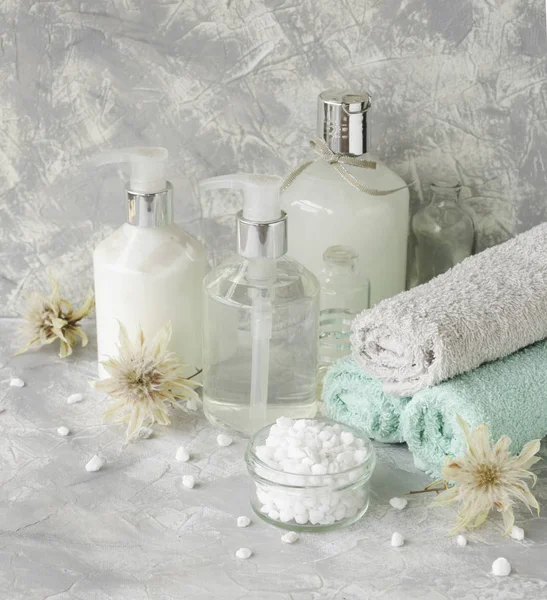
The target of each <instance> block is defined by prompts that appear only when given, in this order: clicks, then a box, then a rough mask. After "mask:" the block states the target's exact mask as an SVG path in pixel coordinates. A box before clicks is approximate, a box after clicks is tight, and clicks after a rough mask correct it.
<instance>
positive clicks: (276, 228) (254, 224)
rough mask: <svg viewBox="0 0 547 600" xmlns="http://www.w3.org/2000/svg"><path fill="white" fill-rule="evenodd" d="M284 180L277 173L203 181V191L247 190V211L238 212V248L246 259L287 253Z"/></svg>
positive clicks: (245, 206) (233, 176)
mask: <svg viewBox="0 0 547 600" xmlns="http://www.w3.org/2000/svg"><path fill="white" fill-rule="evenodd" d="M281 181H282V180H281V178H280V177H276V176H275V175H255V174H252V173H237V174H235V175H220V176H219V177H211V178H210V179H204V180H203V181H200V182H199V187H200V189H201V190H202V191H206V190H213V189H240V190H242V191H243V196H244V202H243V210H242V211H240V212H238V213H237V247H238V252H239V254H241V255H242V256H245V257H246V258H249V259H253V258H272V259H273V258H279V257H281V256H283V255H284V254H286V252H287V215H286V214H285V213H284V212H283V211H282V210H281V208H280V201H279V189H280V187H281Z"/></svg>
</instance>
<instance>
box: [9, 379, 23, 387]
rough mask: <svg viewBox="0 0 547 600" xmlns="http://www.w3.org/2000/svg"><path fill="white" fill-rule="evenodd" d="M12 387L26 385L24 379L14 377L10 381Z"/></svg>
mask: <svg viewBox="0 0 547 600" xmlns="http://www.w3.org/2000/svg"><path fill="white" fill-rule="evenodd" d="M9 384H10V386H11V387H18V388H22V387H25V382H24V381H23V380H22V379H19V378H18V377H14V378H13V379H12V380H11V381H10V382H9Z"/></svg>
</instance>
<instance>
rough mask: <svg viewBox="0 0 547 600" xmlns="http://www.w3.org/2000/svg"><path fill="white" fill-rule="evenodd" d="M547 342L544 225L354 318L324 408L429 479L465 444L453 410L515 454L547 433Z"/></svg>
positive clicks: (332, 372)
mask: <svg viewBox="0 0 547 600" xmlns="http://www.w3.org/2000/svg"><path fill="white" fill-rule="evenodd" d="M546 338H547V223H546V224H543V225H539V226H538V227H535V228H534V229H531V230H530V231H528V232H526V233H523V234H521V235H519V236H517V237H515V238H513V239H511V240H510V241H508V242H506V243H504V244H502V245H500V246H496V247H494V248H490V249H488V250H485V251H484V252H482V253H481V254H478V255H476V256H472V257H470V258H468V259H466V260H464V261H463V262H462V263H460V264H458V265H456V266H455V267H454V268H453V269H451V270H450V271H448V272H446V273H444V274H443V275H440V276H439V277H436V278H435V279H433V280H432V281H430V282H429V283H426V284H424V285H421V286H418V287H415V288H413V289H411V290H409V291H407V292H403V293H402V294H399V295H398V296H395V297H394V298H389V299H387V300H384V301H383V302H381V303H380V304H378V305H377V306H375V307H374V308H372V309H370V310H366V311H365V312H363V313H362V314H361V315H359V316H358V317H357V318H356V320H355V322H354V325H353V336H352V346H353V356H352V357H348V358H345V359H343V360H341V361H339V362H338V363H336V364H335V365H333V366H332V367H331V369H330V371H329V372H328V373H327V375H326V377H325V380H324V384H323V401H324V406H325V411H326V413H327V414H328V415H329V416H331V417H332V418H335V419H337V420H340V421H342V422H345V423H348V424H352V425H354V426H357V427H359V428H361V429H362V430H363V431H364V432H365V433H366V434H367V435H368V436H370V437H371V438H373V439H376V440H378V441H381V442H403V441H404V442H407V444H408V447H409V449H410V450H411V451H412V453H413V454H414V461H415V463H416V465H417V466H418V467H420V468H422V469H423V470H425V471H428V472H429V473H430V474H431V475H433V476H438V475H439V474H440V470H441V467H442V465H443V464H444V457H445V456H456V455H458V454H460V453H461V452H462V450H463V448H464V440H463V435H462V432H461V431H460V428H459V426H458V425H457V424H456V415H457V414H459V415H461V416H462V417H463V418H464V419H465V420H466V421H467V422H468V423H469V424H470V425H471V426H472V427H473V426H477V425H479V424H481V423H487V424H488V425H489V427H490V433H491V435H492V437H493V438H494V439H497V438H498V437H499V436H500V435H502V434H506V435H508V436H509V437H510V438H511V439H512V440H513V445H512V450H513V451H515V452H517V451H519V450H520V449H521V448H522V446H523V445H524V444H525V443H526V442H528V441H529V440H531V439H535V438H542V437H544V436H545V435H547V340H546Z"/></svg>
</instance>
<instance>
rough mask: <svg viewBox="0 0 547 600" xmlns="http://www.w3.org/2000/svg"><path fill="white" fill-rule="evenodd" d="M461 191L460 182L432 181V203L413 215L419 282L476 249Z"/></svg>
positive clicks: (436, 273) (446, 268) (446, 269)
mask: <svg viewBox="0 0 547 600" xmlns="http://www.w3.org/2000/svg"><path fill="white" fill-rule="evenodd" d="M460 191H461V185H460V184H459V183H452V182H450V183H444V182H435V183H433V184H432V185H431V202H430V203H429V204H428V205H427V206H425V207H424V208H422V209H420V210H419V211H418V212H417V213H416V214H415V215H414V217H413V218H412V230H413V232H414V236H415V238H416V271H417V277H418V284H421V283H426V282H427V281H429V280H430V279H433V277H436V276H437V275H440V274H441V273H444V272H445V271H448V269H451V268H452V267H453V266H454V265H456V264H457V263H459V262H461V261H462V260H463V259H464V258H467V257H468V256H470V255H471V254H472V252H473V243H474V239H475V229H474V226H473V219H472V218H471V216H470V215H469V214H468V213H467V212H466V211H465V210H464V209H463V208H462V207H461V206H460V205H459V203H458V200H459V195H460Z"/></svg>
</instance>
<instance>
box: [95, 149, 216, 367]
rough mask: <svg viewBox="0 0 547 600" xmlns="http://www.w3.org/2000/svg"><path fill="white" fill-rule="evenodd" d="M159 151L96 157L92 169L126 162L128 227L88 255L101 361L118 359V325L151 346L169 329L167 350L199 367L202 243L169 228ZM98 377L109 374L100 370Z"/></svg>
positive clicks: (169, 199)
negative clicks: (128, 170) (149, 341)
mask: <svg viewBox="0 0 547 600" xmlns="http://www.w3.org/2000/svg"><path fill="white" fill-rule="evenodd" d="M167 156H168V152H167V150H166V149H165V148H148V147H143V148H126V149H122V150H113V151H110V152H105V153H103V154H101V155H100V156H99V157H98V158H97V159H96V160H95V164H96V165H102V164H110V163H130V165H131V177H130V180H129V183H128V184H127V185H126V190H125V191H126V201H127V209H128V218H127V222H126V223H124V224H123V225H122V226H121V227H120V228H119V229H117V230H116V231H114V233H112V234H111V235H110V236H109V237H107V238H106V239H104V240H103V241H102V242H100V243H99V244H98V246H97V247H96V248H95V251H94V253H93V269H94V275H95V298H96V315H97V345H98V351H99V361H104V360H106V358H107V357H109V356H116V355H117V353H118V339H119V323H121V324H123V325H124V326H125V328H126V330H127V332H128V334H129V337H130V338H131V339H134V338H135V337H136V335H137V333H138V331H139V328H142V330H143V333H144V336H145V339H152V338H153V337H154V336H155V335H156V333H157V332H158V331H159V330H160V329H161V328H162V327H164V326H165V325H166V324H167V323H171V330H172V338H171V343H170V350H171V351H173V352H175V353H176V354H178V355H179V358H180V359H181V360H182V361H183V362H185V363H186V364H188V366H189V373H188V375H191V374H192V373H195V371H196V370H197V369H198V368H199V367H201V323H202V318H201V312H202V311H201V309H202V304H201V282H202V280H203V277H204V275H205V272H206V268H207V253H206V250H205V247H204V246H203V244H201V243H200V242H199V241H198V240H196V239H195V238H194V237H192V236H191V235H190V234H188V233H186V232H185V231H183V230H182V229H180V228H179V227H177V225H175V223H174V222H173V186H172V185H171V184H170V183H169V182H168V181H166V176H165V163H166V160H167ZM99 376H100V377H106V376H107V373H106V371H105V369H104V367H102V365H99Z"/></svg>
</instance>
